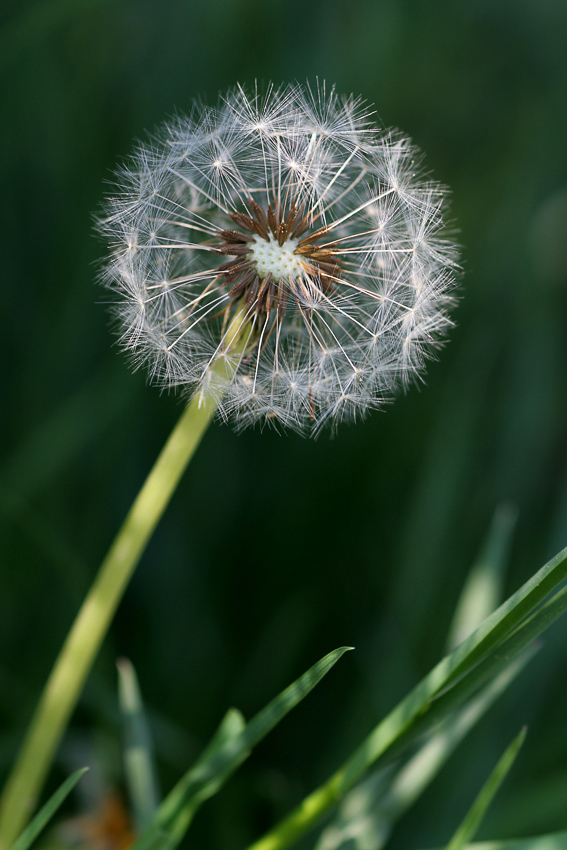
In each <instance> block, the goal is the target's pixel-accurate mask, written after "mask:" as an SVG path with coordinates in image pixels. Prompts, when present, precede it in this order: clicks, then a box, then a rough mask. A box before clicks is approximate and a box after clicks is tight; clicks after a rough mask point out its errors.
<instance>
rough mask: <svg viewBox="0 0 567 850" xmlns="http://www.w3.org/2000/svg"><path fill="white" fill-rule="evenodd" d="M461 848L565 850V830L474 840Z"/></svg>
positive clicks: (566, 839)
mask: <svg viewBox="0 0 567 850" xmlns="http://www.w3.org/2000/svg"><path fill="white" fill-rule="evenodd" d="M463 850H567V832H554V833H550V834H549V835H534V836H533V837H532V838H518V839H514V838H512V839H508V840H506V841H474V842H472V843H471V844H465V846H464V847H463Z"/></svg>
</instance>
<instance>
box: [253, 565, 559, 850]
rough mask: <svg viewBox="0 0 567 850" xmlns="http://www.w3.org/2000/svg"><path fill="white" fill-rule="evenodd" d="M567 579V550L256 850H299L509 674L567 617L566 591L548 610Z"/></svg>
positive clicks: (488, 621)
mask: <svg viewBox="0 0 567 850" xmlns="http://www.w3.org/2000/svg"><path fill="white" fill-rule="evenodd" d="M566 577H567V549H563V550H562V551H561V552H559V553H558V554H557V555H556V556H555V557H554V558H552V560H551V561H549V562H548V563H547V564H545V566H543V567H542V568H541V569H540V570H539V571H538V572H537V573H536V574H535V575H534V576H532V578H531V579H529V581H527V582H526V583H525V584H524V585H523V586H522V587H521V588H520V589H519V590H518V591H516V593H514V594H513V595H512V596H511V597H510V598H509V599H507V600H506V602H504V603H503V604H502V605H501V606H500V607H499V608H498V609H497V610H496V611H494V613H492V614H491V615H490V616H488V617H487V618H486V619H485V620H483V622H482V623H481V624H480V626H479V627H478V628H477V629H476V630H475V631H474V632H473V634H472V635H470V636H469V637H468V638H466V639H465V640H464V641H463V643H461V644H460V645H459V646H458V647H457V648H456V649H455V650H453V652H452V653H451V654H450V655H448V656H446V657H445V658H443V659H442V660H441V661H440V662H439V663H438V664H437V665H436V666H435V667H434V668H433V669H432V670H431V671H430V672H429V673H428V675H427V676H426V677H425V678H424V679H422V680H421V682H420V683H419V684H418V685H417V686H416V687H415V688H414V689H413V690H412V691H411V692H410V693H409V694H408V696H407V697H405V699H403V700H402V701H401V702H400V703H399V704H398V705H397V706H396V708H394V710H393V711H392V712H390V714H389V715H388V716H387V717H385V718H384V720H382V721H381V722H380V723H379V724H378V725H377V726H376V727H375V728H374V729H373V730H372V732H370V734H369V735H368V736H367V738H366V739H365V740H364V741H363V742H362V744H361V745H360V746H359V748H358V749H357V750H356V751H355V752H354V753H353V755H352V756H351V757H350V758H349V759H348V760H347V762H346V763H345V764H344V765H343V766H342V767H340V768H339V769H338V770H337V771H336V773H334V774H333V775H332V776H331V777H330V779H329V780H328V781H327V782H326V783H325V784H324V785H322V786H320V787H319V788H318V789H316V790H315V791H313V792H312V794H310V795H309V796H308V797H306V798H305V800H303V802H302V803H301V804H300V805H299V806H298V808H297V809H295V810H294V811H293V812H292V813H291V814H290V815H288V817H287V818H285V819H284V820H283V821H281V823H279V824H278V825H277V826H276V827H274V829H272V830H271V831H270V832H268V833H267V834H266V835H264V836H263V837H262V838H260V839H259V840H258V841H256V842H255V843H254V844H252V845H251V846H250V848H249V850H281V848H283V847H287V846H289V845H290V844H292V843H293V842H294V841H296V840H297V839H298V838H300V837H301V836H303V835H304V834H305V833H306V832H307V831H308V830H309V829H310V828H311V827H313V826H314V825H315V824H316V823H317V821H318V820H319V819H320V818H321V816H322V815H323V814H324V813H325V812H327V811H328V809H329V808H331V807H332V806H333V805H334V804H336V803H337V802H338V801H339V800H340V799H342V797H343V796H344V795H345V794H346V792H347V791H349V790H350V788H352V787H353V786H354V785H355V784H356V783H357V782H358V781H359V779H360V778H361V777H362V776H363V775H364V773H365V772H366V771H367V770H368V769H369V768H370V767H371V766H372V765H373V764H375V763H376V762H377V760H378V759H379V758H382V757H384V756H385V755H386V754H388V756H389V757H391V756H392V755H393V754H394V753H395V752H398V751H399V750H401V749H403V748H404V747H405V746H407V744H408V743H410V742H411V741H412V740H413V739H414V738H415V736H416V734H417V733H419V734H422V733H423V732H425V731H427V729H428V728H430V727H431V725H433V723H434V722H439V721H440V720H441V719H442V718H443V717H446V716H447V715H448V713H449V712H450V711H452V710H453V709H454V708H455V707H456V705H458V704H460V703H462V702H463V700H464V699H467V698H468V697H469V696H470V695H471V693H473V692H474V691H475V690H476V689H477V688H478V687H480V686H481V685H482V684H483V683H484V682H485V681H486V679H487V678H488V677H489V676H493V675H496V674H498V673H499V672H500V671H501V670H502V669H504V668H505V667H506V666H507V665H508V664H509V663H510V661H511V659H512V658H513V657H514V656H515V655H517V654H518V652H520V651H521V650H522V649H523V648H524V647H525V646H526V644H527V643H528V642H529V641H530V640H533V639H534V638H535V637H537V636H538V635H539V634H541V632H543V631H544V630H545V629H546V628H547V627H548V626H549V625H550V624H551V623H552V622H553V621H554V620H555V619H556V618H557V617H558V616H560V614H562V613H563V612H564V611H565V610H567V598H566V595H565V591H559V592H558V593H556V594H555V596H553V597H552V598H551V599H550V601H549V602H548V603H546V604H545V605H544V604H543V603H544V600H545V599H546V598H547V597H548V596H549V595H550V594H552V593H553V591H554V590H556V588H557V587H558V586H559V585H560V584H561V583H562V582H563V581H564V579H565V578H566ZM521 626H522V628H520V627H521ZM482 662H484V664H482ZM473 674H474V675H473ZM441 695H443V697H444V699H445V702H442V699H441ZM434 708H435V710H434Z"/></svg>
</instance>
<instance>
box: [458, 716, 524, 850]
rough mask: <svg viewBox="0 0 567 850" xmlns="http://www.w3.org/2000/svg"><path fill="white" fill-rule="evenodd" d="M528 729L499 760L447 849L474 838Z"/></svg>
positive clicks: (460, 848)
mask: <svg viewBox="0 0 567 850" xmlns="http://www.w3.org/2000/svg"><path fill="white" fill-rule="evenodd" d="M526 732H527V729H526V728H525V727H524V728H523V729H522V730H521V732H520V733H519V735H516V737H515V738H514V740H513V741H512V743H511V744H510V746H509V747H508V748H507V749H506V750H505V752H504V754H503V755H502V756H501V758H500V759H499V761H498V764H497V765H496V767H495V768H494V770H493V771H492V773H491V774H490V776H489V777H488V779H487V780H486V782H485V783H484V785H483V787H482V788H481V790H480V793H479V795H478V796H477V798H476V800H475V801H474V803H473V804H472V806H471V808H470V810H469V812H468V813H467V815H466V817H465V819H464V821H463V822H462V824H461V825H460V827H459V828H458V829H457V831H456V833H455V834H454V836H453V837H452V839H451V840H450V842H449V844H448V845H447V850H463V847H464V846H465V844H467V842H468V841H470V840H471V838H474V836H475V834H476V832H477V830H478V828H479V826H480V824H481V822H482V819H483V818H484V816H485V814H486V812H487V810H488V807H489V806H490V804H491V802H492V800H493V799H494V797H495V796H496V793H497V792H498V789H499V788H500V786H501V785H502V783H503V782H504V779H505V778H506V776H507V775H508V773H509V771H510V768H511V767H512V765H513V764H514V762H515V761H516V758H517V755H518V753H519V752H520V748H521V746H522V744H523V743H524V740H525V737H526Z"/></svg>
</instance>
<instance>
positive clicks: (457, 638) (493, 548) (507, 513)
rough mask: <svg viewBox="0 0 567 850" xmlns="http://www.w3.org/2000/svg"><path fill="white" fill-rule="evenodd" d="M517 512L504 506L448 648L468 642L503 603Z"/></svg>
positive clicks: (465, 596)
mask: <svg viewBox="0 0 567 850" xmlns="http://www.w3.org/2000/svg"><path fill="white" fill-rule="evenodd" d="M517 515H518V513H517V511H516V509H515V508H513V507H511V506H510V505H506V504H504V505H500V507H499V508H498V509H497V511H496V513H495V514H494V519H493V521H492V526H491V528H490V531H489V532H488V535H487V539H486V541H485V543H484V546H483V548H482V551H481V553H480V556H479V558H478V560H477V561H476V563H475V564H474V565H473V567H472V569H471V571H470V572H469V574H468V576H467V580H466V581H465V585H464V587H463V590H462V593H461V596H460V598H459V601H458V603H457V607H456V609H455V614H454V616H453V622H452V624H451V628H450V630H449V637H448V640H447V649H448V650H449V651H450V650H452V649H454V648H455V647H456V646H458V645H459V644H460V643H462V642H463V641H464V639H465V638H467V637H468V636H469V635H470V634H472V632H473V631H474V630H475V629H476V627H477V626H479V625H480V623H481V622H482V621H483V620H484V618H485V617H488V615H489V614H491V613H492V612H493V611H494V610H495V609H496V608H497V607H498V604H499V603H500V600H501V598H502V584H503V578H504V570H505V568H506V564H507V561H508V554H509V551H510V544H511V542H512V535H513V533H514V528H515V525H516V519H517Z"/></svg>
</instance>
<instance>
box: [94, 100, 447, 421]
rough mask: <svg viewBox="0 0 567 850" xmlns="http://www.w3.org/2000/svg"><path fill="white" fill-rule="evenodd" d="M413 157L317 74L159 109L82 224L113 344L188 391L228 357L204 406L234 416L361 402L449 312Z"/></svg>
mask: <svg viewBox="0 0 567 850" xmlns="http://www.w3.org/2000/svg"><path fill="white" fill-rule="evenodd" d="M420 160H421V157H420V155H419V154H418V152H417V151H416V149H415V147H414V146H413V145H412V144H411V142H410V141H409V140H408V139H407V138H404V137H403V136H401V135H400V134H398V133H396V132H392V131H387V130H384V129H382V128H378V127H376V125H375V124H374V123H373V121H372V118H371V111H370V110H369V108H368V107H367V105H365V104H364V103H363V102H362V101H361V100H359V99H356V98H353V97H346V98H343V97H339V96H338V95H337V94H336V92H335V90H334V89H331V90H329V89H327V88H325V86H324V85H321V86H319V85H317V86H316V87H314V88H311V87H309V86H307V87H302V86H298V85H287V86H282V87H280V88H276V87H273V86H269V87H268V89H267V91H266V92H264V93H263V94H260V93H259V92H258V91H253V92H251V93H250V92H246V91H245V90H243V89H242V88H241V87H237V88H236V89H234V90H232V91H229V92H228V93H227V94H226V95H225V96H224V97H223V98H222V99H221V101H220V102H219V105H218V106H216V107H214V108H213V107H209V106H204V105H196V106H195V107H194V109H193V111H192V113H191V115H189V116H188V117H182V118H177V119H176V120H175V121H172V122H169V123H167V124H165V125H164V126H163V127H162V129H161V130H160V132H159V133H158V135H157V136H156V137H155V138H153V139H152V141H150V142H149V143H146V144H143V145H140V146H139V147H138V149H137V150H136V151H135V152H134V154H133V156H132V157H131V159H130V160H129V161H128V162H127V163H126V164H125V165H124V166H123V167H122V168H121V170H120V171H119V173H118V176H117V180H116V184H115V186H114V189H113V192H112V194H111V195H110V197H108V198H107V200H106V202H105V211H104V216H103V218H102V219H101V221H100V223H99V226H100V229H101V231H102V232H103V234H104V235H105V237H106V239H107V241H108V245H109V249H110V253H109V258H108V260H107V262H106V264H105V267H104V272H103V279H104V282H105V284H106V285H107V286H108V287H109V288H110V289H111V290H112V291H113V292H114V293H115V295H116V297H115V299H114V301H115V307H114V309H115V313H116V317H117V320H118V326H119V332H120V342H121V345H122V346H123V347H124V348H125V349H127V350H128V351H129V352H131V353H132V356H133V360H134V363H135V364H136V365H137V366H140V365H144V366H146V367H147V369H148V372H149V376H150V379H151V380H152V381H154V382H156V383H158V384H159V385H161V386H164V387H168V388H181V389H182V390H183V391H185V392H186V393H187V394H189V395H190V396H193V395H195V394H196V393H199V392H200V391H202V390H203V389H205V390H207V391H210V390H211V389H212V387H213V384H214V381H213V380H212V378H211V367H212V365H213V363H214V362H215V360H216V359H217V358H218V357H220V356H229V357H232V358H235V357H236V358H237V359H236V360H235V367H236V368H235V372H234V376H233V378H232V380H231V382H230V383H229V385H228V386H227V387H225V388H223V391H222V397H221V398H220V405H219V413H220V415H221V416H222V417H223V418H225V419H229V420H231V421H233V422H234V423H235V424H236V425H237V427H244V426H247V425H249V424H253V423H256V422H260V423H262V424H265V423H271V424H274V425H283V426H285V427H290V428H294V429H297V430H300V431H307V432H314V433H316V432H317V431H319V429H320V428H321V427H323V426H324V425H325V424H327V423H329V424H330V425H331V426H336V425H337V424H338V423H339V422H341V421H343V420H353V419H356V418H358V417H361V416H363V415H364V414H365V413H366V412H367V411H368V410H370V409H373V408H377V407H379V406H380V405H381V404H382V403H383V402H384V401H386V400H388V399H390V398H391V397H392V395H393V394H394V392H395V391H396V389H397V388H398V387H399V386H400V385H407V383H408V382H409V381H410V380H411V379H412V378H415V377H417V376H418V375H419V374H420V373H421V372H422V370H423V368H424V364H425V361H426V360H427V358H428V357H431V355H432V353H434V352H435V350H436V348H437V347H438V346H439V344H440V341H441V340H442V337H443V335H444V333H445V332H446V330H447V328H448V326H449V325H450V319H449V317H448V309H449V308H450V306H451V304H452V302H453V296H452V291H453V288H454V283H455V277H456V274H457V264H456V262H457V251H456V245H455V242H454V240H453V239H452V238H451V237H450V236H449V235H448V234H447V230H446V221H445V219H446V195H447V191H446V189H445V188H444V187H443V186H441V185H440V184H438V183H436V182H434V181H432V180H430V179H428V178H425V177H424V176H423V173H422V170H421V164H420ZM238 314H239V315H240V316H242V317H244V318H245V320H246V326H245V328H246V329H245V332H244V333H245V340H244V342H245V347H244V351H243V352H240V353H239V354H238V355H235V354H234V352H233V351H232V350H231V349H230V346H229V343H228V333H227V328H229V327H230V323H231V320H232V319H233V317H234V316H236V315H238Z"/></svg>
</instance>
